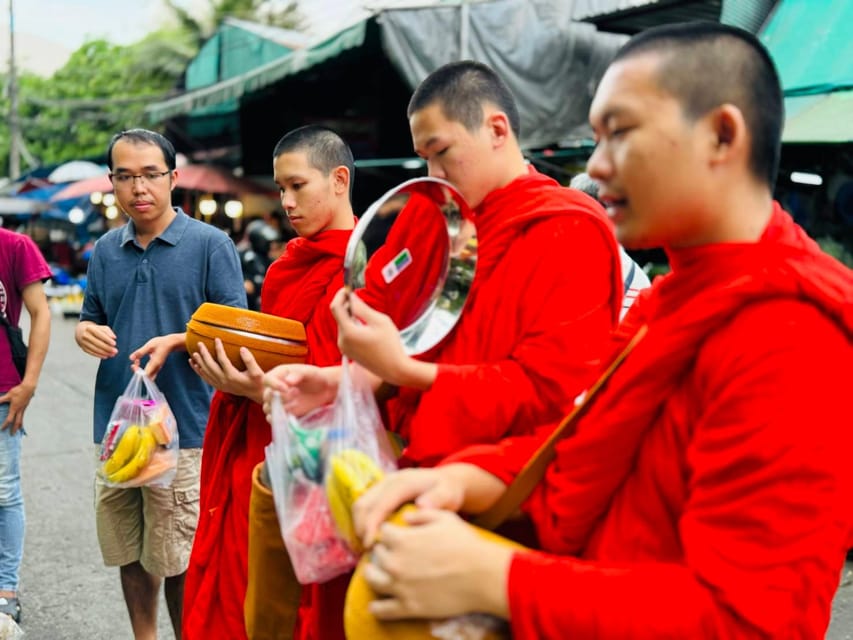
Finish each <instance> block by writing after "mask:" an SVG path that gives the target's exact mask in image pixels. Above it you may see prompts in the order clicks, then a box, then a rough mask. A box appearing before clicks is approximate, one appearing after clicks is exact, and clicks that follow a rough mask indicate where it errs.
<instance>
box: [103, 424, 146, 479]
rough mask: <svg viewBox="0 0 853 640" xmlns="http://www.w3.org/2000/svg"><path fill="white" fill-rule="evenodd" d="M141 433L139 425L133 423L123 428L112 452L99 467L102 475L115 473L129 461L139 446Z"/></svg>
mask: <svg viewBox="0 0 853 640" xmlns="http://www.w3.org/2000/svg"><path fill="white" fill-rule="evenodd" d="M141 435H142V434H141V433H140V430H139V427H138V426H137V425H135V424H132V425H130V426H129V427H128V428H127V429H125V431H124V433H123V434H122V435H121V438H119V441H118V443H117V444H116V448H115V449H113V452H112V454H111V455H110V457H109V458H107V459H106V461H105V462H104V464H103V466H102V467H101V472H102V473H103V475H104V476H108V475H110V474H112V473H115V472H116V471H118V470H119V469H121V468H122V467H123V466H124V465H126V464H127V463H128V462H130V459H131V458H132V457H133V454H134V453H136V449H137V448H138V447H139V439H140V437H141Z"/></svg>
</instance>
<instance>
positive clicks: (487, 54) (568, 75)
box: [146, 0, 626, 148]
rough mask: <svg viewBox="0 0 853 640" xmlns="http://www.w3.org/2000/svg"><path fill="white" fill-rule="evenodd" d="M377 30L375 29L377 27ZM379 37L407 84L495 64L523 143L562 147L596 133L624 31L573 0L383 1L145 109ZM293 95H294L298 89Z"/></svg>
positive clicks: (192, 103)
mask: <svg viewBox="0 0 853 640" xmlns="http://www.w3.org/2000/svg"><path fill="white" fill-rule="evenodd" d="M377 26H378V29H377ZM377 32H378V34H379V36H378V38H377V37H376V36H375V35H374V34H376V33H377ZM374 39H377V40H381V50H382V52H383V54H382V55H384V56H386V57H387V59H388V60H389V61H390V62H391V63H392V64H393V66H394V68H395V69H396V70H397V71H398V72H399V74H400V76H401V77H402V78H403V79H404V80H405V82H406V84H407V85H408V87H409V89H410V90H412V89H414V87H416V86H417V85H418V83H420V81H421V80H423V79H424V78H425V77H426V76H427V75H428V74H429V73H430V72H432V71H433V70H434V69H436V68H438V67H439V66H441V65H442V64H445V63H447V62H451V61H453V60H460V59H474V60H480V61H482V62H485V63H487V64H489V65H490V66H491V67H493V68H494V69H495V70H496V71H497V72H498V73H499V74H500V75H501V77H502V78H503V79H504V80H505V81H506V82H507V84H508V85H509V87H510V89H511V90H512V91H513V94H514V95H515V97H516V100H517V102H518V106H519V112H520V115H521V136H520V142H521V144H522V146H523V147H524V148H541V147H545V146H549V145H552V144H560V145H561V146H566V145H567V144H571V143H574V142H576V141H577V140H581V139H586V138H589V137H590V136H591V131H590V130H589V126H588V124H587V112H588V108H589V103H590V102H591V100H592V94H593V91H594V88H595V85H596V84H597V82H598V80H599V78H600V77H601V75H602V73H603V72H604V69H605V67H606V66H607V63H608V62H609V61H610V59H611V58H612V56H613V54H614V53H615V51H616V49H617V48H618V47H619V46H620V45H621V44H622V43H623V42H624V41H625V39H626V37H625V36H623V35H617V34H609V33H602V32H599V31H597V30H596V29H595V27H594V26H592V25H590V24H585V23H580V22H577V21H573V20H572V19H571V11H570V5H569V4H567V3H563V2H557V1H554V2H551V3H531V2H529V1H528V0H505V1H503V2H472V3H462V4H458V5H457V4H454V5H436V6H426V7H424V6H420V7H413V8H393V9H383V10H381V11H379V12H378V14H377V15H376V16H374V17H372V18H368V19H366V20H362V21H360V22H358V23H357V24H354V25H352V26H350V27H348V28H346V29H344V30H342V31H341V32H339V33H337V34H336V35H334V36H332V37H330V38H327V39H326V40H324V41H322V42H320V43H319V44H316V45H314V46H311V47H306V48H302V49H297V50H295V51H292V52H290V53H288V54H286V55H284V56H282V57H281V58H279V59H277V60H273V61H271V62H268V63H266V64H263V65H261V66H260V67H258V68H256V69H254V70H251V71H249V72H247V73H245V74H242V75H239V76H236V77H233V78H229V79H227V80H223V81H221V82H218V83H216V84H212V85H210V86H208V87H204V88H201V89H196V90H193V91H188V92H186V93H184V94H183V95H180V96H176V97H174V98H170V99H168V100H164V101H162V102H158V103H156V104H152V105H150V106H149V107H148V108H147V109H146V113H147V115H148V117H149V118H150V119H151V120H153V121H155V122H160V121H163V120H167V119H170V118H173V117H176V116H179V115H182V114H189V113H190V112H191V111H193V110H195V109H198V108H201V107H207V106H212V105H215V104H218V103H222V102H225V101H227V100H231V99H234V98H241V97H243V96H245V95H248V94H251V93H255V92H259V91H260V90H261V89H264V88H266V87H269V86H270V85H272V84H274V83H278V82H279V81H281V80H283V79H285V78H287V77H288V76H291V75H294V74H297V73H299V72H302V71H305V70H308V69H311V68H313V67H315V66H316V65H318V64H320V63H322V62H325V61H329V60H331V59H333V58H336V57H341V58H342V57H344V56H345V55H346V54H347V53H348V52H349V51H351V50H353V49H356V48H361V47H364V46H367V44H370V45H371V46H372V45H373V40H374ZM367 40H370V43H366V41H367ZM365 72H366V73H370V70H369V69H366V70H365ZM293 100H298V95H295V96H294V97H293ZM402 109H403V107H402V106H401V111H402Z"/></svg>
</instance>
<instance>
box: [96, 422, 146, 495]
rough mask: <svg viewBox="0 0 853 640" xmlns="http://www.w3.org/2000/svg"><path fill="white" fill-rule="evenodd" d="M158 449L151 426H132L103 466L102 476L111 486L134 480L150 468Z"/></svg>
mask: <svg viewBox="0 0 853 640" xmlns="http://www.w3.org/2000/svg"><path fill="white" fill-rule="evenodd" d="M156 448H157V437H156V435H155V432H154V430H153V429H151V427H150V426H145V427H141V426H139V425H136V424H132V425H130V426H129V427H128V428H127V429H125V431H124V433H123V434H122V436H121V438H119V441H118V443H117V444H116V446H115V449H113V452H112V453H111V454H110V456H109V458H107V459H106V460H105V461H104V464H103V465H101V469H100V473H101V476H102V477H103V478H104V479H105V480H106V481H107V482H109V483H110V484H121V483H122V482H127V481H128V480H132V479H133V478H135V477H136V476H138V475H139V473H140V471H142V470H143V469H144V468H145V467H146V466H148V463H149V462H150V461H151V456H152V455H153V454H154V449H156Z"/></svg>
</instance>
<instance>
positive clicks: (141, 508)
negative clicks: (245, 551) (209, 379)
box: [75, 129, 246, 639]
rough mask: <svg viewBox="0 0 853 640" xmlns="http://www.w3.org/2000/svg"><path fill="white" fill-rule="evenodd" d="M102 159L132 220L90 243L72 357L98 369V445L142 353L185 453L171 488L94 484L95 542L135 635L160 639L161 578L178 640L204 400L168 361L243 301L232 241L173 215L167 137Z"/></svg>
mask: <svg viewBox="0 0 853 640" xmlns="http://www.w3.org/2000/svg"><path fill="white" fill-rule="evenodd" d="M107 158H108V163H109V167H110V171H111V174H110V178H111V180H112V183H113V187H114V189H115V195H116V200H117V202H118V204H119V206H120V207H121V209H122V210H123V211H124V212H125V213H126V214H127V216H128V217H129V218H130V220H129V222H128V223H127V224H126V225H125V226H123V227H120V228H118V229H113V230H112V231H110V232H108V233H107V234H105V235H104V236H103V237H102V238H101V239H100V240H98V242H97V243H96V244H95V248H94V250H93V252H92V257H91V259H90V261H89V270H88V284H87V287H86V297H85V300H84V301H83V309H82V311H81V313H80V323H79V325H78V326H77V329H76V333H75V338H76V340H77V344H78V345H80V348H81V349H83V351H85V352H86V353H88V354H89V355H92V356H95V357H96V358H100V359H101V364H100V366H99V367H98V374H97V378H96V380H95V432H94V440H95V443H99V442H100V441H101V440H102V439H103V436H104V431H105V428H106V425H107V422H108V420H109V417H110V413H111V411H112V408H113V405H114V403H115V401H116V398H117V397H118V396H119V395H121V393H122V392H123V391H124V388H125V387H126V386H127V383H128V382H129V380H130V377H131V375H132V371H131V357H133V358H138V357H139V355H140V353H141V352H144V355H148V356H149V361H148V365H147V369H148V372H149V373H153V372H155V371H156V372H158V376H157V384H158V386H159V387H160V389H161V390H162V391H163V393H164V394H165V396H166V399H167V400H168V401H169V405H170V407H171V409H172V411H173V412H174V414H175V418H176V421H177V423H178V437H179V442H180V447H181V453H180V456H179V462H178V472H177V475H176V477H175V480H174V482H173V483H172V486H171V487H169V488H165V489H163V488H153V487H142V488H137V489H115V488H109V487H106V486H103V485H102V484H100V483H98V482H96V488H95V513H96V520H97V530H98V542H99V544H100V547H101V553H102V555H103V559H104V563H105V564H106V565H107V566H118V567H120V576H121V584H122V591H123V593H124V598H125V602H126V604H127V609H128V613H129V614H130V622H131V626H132V627H133V633H134V636H135V637H136V638H137V639H141V638H155V637H156V633H157V601H158V594H159V589H160V582H161V579H163V578H165V580H164V582H165V595H166V603H167V605H168V607H169V615H170V617H171V620H172V626H173V628H174V630H175V634H176V636H177V637H180V627H181V603H182V600H183V583H184V573H185V571H186V568H187V564H188V561H189V554H190V549H191V547H192V539H193V534H194V532H195V526H196V522H197V520H198V497H199V468H200V460H201V446H202V441H203V439H204V428H205V425H206V424H207V417H208V409H209V406H210V398H211V393H212V391H211V389H210V387H209V386H208V385H207V384H206V383H205V382H204V381H203V380H202V379H201V378H200V377H199V376H198V375H196V373H195V372H194V371H193V370H192V369H191V368H190V366H189V360H188V358H187V356H186V354H182V353H174V352H176V351H177V352H180V351H182V350H184V346H183V345H184V338H185V333H184V332H185V330H186V327H185V324H186V322H187V320H189V318H190V316H191V315H192V313H193V311H195V309H196V308H197V307H198V306H199V305H200V304H202V303H203V302H216V303H219V304H226V305H231V306H238V307H245V306H246V294H245V290H244V288H243V276H242V271H241V268H240V260H239V257H238V255H237V250H236V248H235V247H234V243H233V242H232V241H231V239H230V238H229V237H228V236H227V235H226V234H225V233H223V232H222V231H220V230H218V229H216V228H214V227H212V226H210V225H207V224H205V223H202V222H199V221H197V220H194V219H193V218H191V217H190V216H188V215H185V214H184V212H183V211H181V210H180V209H178V208H175V207H172V203H171V193H172V189H174V188H175V179H176V178H177V175H178V171H177V170H176V169H175V150H174V148H173V147H172V144H171V143H170V142H169V141H168V140H167V139H166V138H164V137H163V136H161V135H160V134H158V133H155V132H153V131H147V130H144V129H131V130H129V131H122V132H121V133H118V134H116V135H115V136H113V139H112V140H111V141H110V145H109V147H108V149H107ZM140 345H144V346H142V348H140ZM134 349H136V350H137V351H134ZM137 361H138V360H137Z"/></svg>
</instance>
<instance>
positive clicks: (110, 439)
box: [97, 370, 178, 487]
mask: <svg viewBox="0 0 853 640" xmlns="http://www.w3.org/2000/svg"><path fill="white" fill-rule="evenodd" d="M177 465H178V433H177V425H176V423H175V417H174V415H173V414H172V411H171V409H170V408H169V404H168V403H167V402H166V398H165V397H164V396H163V394H162V392H161V391H160V390H159V389H158V388H157V386H156V385H155V384H154V381H153V380H151V379H150V378H149V377H148V376H146V375H145V374H144V373H143V372H142V370H139V371H137V372H135V373H134V375H133V378H132V379H131V381H130V383H129V384H128V386H127V388H126V389H125V391H124V393H123V394H122V395H121V396H119V398H118V400H116V403H115V406H114V407H113V412H112V415H111V416H110V422H109V424H108V426H107V429H106V432H105V434H104V439H103V441H102V442H101V452H100V460H99V465H98V468H97V476H98V479H99V481H100V482H102V483H104V484H106V485H108V486H113V487H140V486H143V485H150V486H161V487H162V486H168V485H170V484H171V483H172V479H173V478H174V476H175V471H176V469H177Z"/></svg>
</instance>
